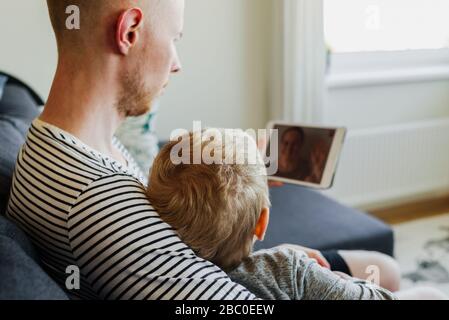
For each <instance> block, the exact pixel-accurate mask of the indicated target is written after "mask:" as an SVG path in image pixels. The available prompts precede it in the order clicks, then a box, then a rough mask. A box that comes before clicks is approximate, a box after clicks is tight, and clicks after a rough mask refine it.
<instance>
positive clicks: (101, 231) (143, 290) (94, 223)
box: [68, 175, 256, 300]
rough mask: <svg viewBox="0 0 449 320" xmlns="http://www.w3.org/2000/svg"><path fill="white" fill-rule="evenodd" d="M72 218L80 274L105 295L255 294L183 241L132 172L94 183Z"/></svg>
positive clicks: (213, 296) (189, 296) (242, 296)
mask: <svg viewBox="0 0 449 320" xmlns="http://www.w3.org/2000/svg"><path fill="white" fill-rule="evenodd" d="M68 220H69V221H68V225H69V238H70V243H71V247H72V251H73V254H74V256H75V259H76V261H77V263H78V266H79V267H80V270H81V272H82V275H83V276H84V277H85V278H86V279H87V281H88V282H89V283H90V284H91V286H92V288H93V289H94V290H95V291H96V292H97V293H98V294H99V296H100V297H102V298H104V299H139V300H142V299H150V300H156V299H164V300H168V299H179V300H180V299H191V300H197V299H201V300H205V299H214V300H222V299H242V300H243V299H256V298H255V296H254V295H253V294H251V293H250V292H249V291H248V290H247V289H245V288H243V287H242V286H240V285H238V284H236V283H233V282H232V281H231V280H230V279H229V278H228V277H227V275H226V274H225V273H224V272H223V271H221V270H220V269H219V268H218V267H216V266H215V265H213V264H212V263H210V262H208V261H205V260H203V259H200V258H198V257H197V256H196V255H195V254H194V253H193V252H192V250H191V249H190V248H188V247H187V246H186V245H185V244H184V243H182V242H181V240H180V239H179V238H178V236H177V234H176V233H175V232H174V230H173V229H172V228H171V227H170V226H169V225H167V224H166V223H164V222H163V221H162V220H161V219H160V217H159V215H158V214H157V213H156V212H155V210H154V209H153V208H152V207H151V205H150V203H149V201H148V200H147V198H146V197H145V193H144V187H143V186H142V185H141V184H140V183H139V182H138V181H137V180H136V179H134V178H132V177H129V176H124V175H112V176H108V177H104V178H101V179H99V180H97V181H95V182H93V183H91V184H90V185H89V186H88V187H87V188H86V189H85V190H84V191H83V193H82V194H81V196H80V197H79V199H78V201H77V203H76V204H75V205H74V206H73V207H72V210H71V212H70V214H69V217H68Z"/></svg>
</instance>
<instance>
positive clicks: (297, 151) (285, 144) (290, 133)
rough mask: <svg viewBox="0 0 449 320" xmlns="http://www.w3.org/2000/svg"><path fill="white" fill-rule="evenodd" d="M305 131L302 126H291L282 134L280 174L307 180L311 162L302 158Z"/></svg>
mask: <svg viewBox="0 0 449 320" xmlns="http://www.w3.org/2000/svg"><path fill="white" fill-rule="evenodd" d="M304 142H305V133H304V130H302V129H301V128H296V127H293V128H289V129H287V130H286V131H284V133H283V134H282V137H281V145H280V153H279V164H278V174H279V176H281V177H285V178H290V179H299V180H305V179H306V178H307V175H308V173H309V163H308V162H307V161H305V160H304V159H302V158H301V157H302V154H301V150H302V148H303V146H304Z"/></svg>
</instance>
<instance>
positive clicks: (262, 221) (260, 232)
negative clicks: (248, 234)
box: [254, 208, 270, 241]
mask: <svg viewBox="0 0 449 320" xmlns="http://www.w3.org/2000/svg"><path fill="white" fill-rule="evenodd" d="M269 222H270V209H268V208H263V209H262V212H261V213H260V217H259V220H258V221H257V224H256V230H255V231H254V235H255V236H256V238H257V240H259V241H263V240H264V238H265V233H266V232H267V229H268V223H269Z"/></svg>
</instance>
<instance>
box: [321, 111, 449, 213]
mask: <svg viewBox="0 0 449 320" xmlns="http://www.w3.org/2000/svg"><path fill="white" fill-rule="evenodd" d="M324 193H325V194H327V195H329V196H331V197H333V198H335V199H337V200H339V201H341V202H343V203H345V204H347V205H350V206H354V207H360V208H381V207H385V206H388V205H391V204H396V203H400V202H402V201H408V200H411V199H417V198H419V197H427V196H431V195H437V194H439V193H441V194H447V193H449V118H447V119H440V120H432V121H425V122H419V123H410V124H403V125H395V126H391V127H381V128H373V129H362V130H350V131H349V132H348V136H347V140H346V143H345V147H344V149H343V152H342V156H341V159H340V163H339V167H338V169H337V174H336V177H335V182H334V187H333V188H332V189H331V190H328V191H326V192H324Z"/></svg>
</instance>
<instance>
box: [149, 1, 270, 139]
mask: <svg viewBox="0 0 449 320" xmlns="http://www.w3.org/2000/svg"><path fill="white" fill-rule="evenodd" d="M271 4H272V0H245V1H242V0H187V1H186V5H187V7H186V21H185V32H184V39H183V40H182V41H181V43H180V44H179V53H180V56H181V60H182V63H183V68H184V69H183V72H182V73H181V74H179V75H177V76H175V77H174V79H173V80H172V82H171V84H170V88H169V90H168V91H167V93H166V96H165V97H163V98H162V101H161V111H160V117H159V130H158V131H160V133H161V134H162V135H163V136H168V135H169V132H170V130H172V129H175V128H185V129H189V128H190V129H191V128H192V121H193V120H202V121H203V122H204V124H205V125H207V126H218V127H240V128H250V127H251V128H264V127H265V125H266V121H267V118H268V112H269V106H268V104H269V93H268V89H269V88H268V85H269V83H268V81H269V79H268V72H269V64H270V54H269V53H270V50H271V46H270V38H271V30H272V22H271V14H270V12H271V8H272V5H271Z"/></svg>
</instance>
